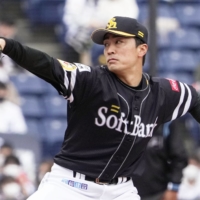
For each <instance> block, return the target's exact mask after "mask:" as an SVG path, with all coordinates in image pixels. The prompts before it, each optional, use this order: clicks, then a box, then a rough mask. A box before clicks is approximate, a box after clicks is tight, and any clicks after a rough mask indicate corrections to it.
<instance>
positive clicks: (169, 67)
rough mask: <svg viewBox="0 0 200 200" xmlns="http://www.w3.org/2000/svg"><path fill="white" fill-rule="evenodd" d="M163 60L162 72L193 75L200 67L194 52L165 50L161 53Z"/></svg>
mask: <svg viewBox="0 0 200 200" xmlns="http://www.w3.org/2000/svg"><path fill="white" fill-rule="evenodd" d="M160 57H161V59H162V60H163V63H162V65H161V66H160V68H159V70H160V71H168V72H177V71H178V72H180V71H186V72H189V73H193V72H194V70H195V69H196V67H197V66H198V59H197V56H196V54H195V52H193V51H189V50H180V51H177V50H164V51H162V52H160Z"/></svg>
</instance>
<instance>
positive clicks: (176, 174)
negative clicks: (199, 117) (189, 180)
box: [165, 118, 189, 184]
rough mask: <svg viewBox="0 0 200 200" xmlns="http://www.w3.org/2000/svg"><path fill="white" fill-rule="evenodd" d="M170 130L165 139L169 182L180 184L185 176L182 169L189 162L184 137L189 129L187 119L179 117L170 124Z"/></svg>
mask: <svg viewBox="0 0 200 200" xmlns="http://www.w3.org/2000/svg"><path fill="white" fill-rule="evenodd" d="M169 131H170V134H169V135H168V137H166V139H165V148H166V152H167V154H168V160H169V171H168V182H172V183H175V184H180V183H181V179H182V176H183V174H182V171H183V169H184V168H185V167H186V166H187V164H188V154H187V151H186V147H185V144H184V139H183V138H184V135H185V134H187V133H188V131H189V130H188V129H187V127H186V122H185V120H184V119H183V118H179V119H177V120H175V121H173V122H172V123H171V124H170V126H169Z"/></svg>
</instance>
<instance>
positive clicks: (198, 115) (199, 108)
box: [190, 94, 200, 123]
mask: <svg viewBox="0 0 200 200" xmlns="http://www.w3.org/2000/svg"><path fill="white" fill-rule="evenodd" d="M190 114H191V115H192V116H193V117H194V119H196V121H197V122H199V123H200V95H199V94H198V100H197V104H196V106H195V107H194V108H193V109H192V110H191V111H190Z"/></svg>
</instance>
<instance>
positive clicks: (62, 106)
mask: <svg viewBox="0 0 200 200" xmlns="http://www.w3.org/2000/svg"><path fill="white" fill-rule="evenodd" d="M43 103H44V109H45V115H46V117H54V118H56V117H63V118H65V117H66V116H67V100H66V99H64V98H63V97H62V96H59V95H57V94H56V95H47V96H44V97H43Z"/></svg>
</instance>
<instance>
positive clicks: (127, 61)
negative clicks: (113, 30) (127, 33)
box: [104, 33, 139, 73]
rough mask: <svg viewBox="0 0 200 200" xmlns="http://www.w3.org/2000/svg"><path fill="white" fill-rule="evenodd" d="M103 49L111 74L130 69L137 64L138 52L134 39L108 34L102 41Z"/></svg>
mask: <svg viewBox="0 0 200 200" xmlns="http://www.w3.org/2000/svg"><path fill="white" fill-rule="evenodd" d="M104 47H105V48H104V55H105V58H106V62H107V66H108V69H109V70H110V71H112V72H115V73H117V72H120V71H122V70H126V69H130V68H132V67H133V66H135V65H136V64H137V63H138V54H139V50H138V47H136V42H135V39H134V38H127V37H122V36H117V35H113V34H110V33H108V34H106V36H105V39H104Z"/></svg>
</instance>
